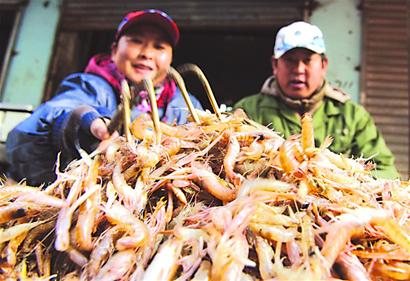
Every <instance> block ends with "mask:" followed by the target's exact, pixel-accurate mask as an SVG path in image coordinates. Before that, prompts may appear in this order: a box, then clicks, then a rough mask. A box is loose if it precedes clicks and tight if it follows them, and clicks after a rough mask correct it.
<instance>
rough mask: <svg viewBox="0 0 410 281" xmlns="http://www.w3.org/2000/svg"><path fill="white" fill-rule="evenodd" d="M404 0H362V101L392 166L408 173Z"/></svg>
mask: <svg viewBox="0 0 410 281" xmlns="http://www.w3.org/2000/svg"><path fill="white" fill-rule="evenodd" d="M409 3H410V2H409V1H407V0H390V1H385V0H365V1H364V5H363V52H362V54H363V63H362V65H363V74H362V102H363V104H364V105H365V107H366V108H367V109H368V111H369V112H370V113H371V114H372V116H373V117H374V119H375V122H376V124H377V126H378V127H379V128H380V130H381V132H382V134H383V136H384V138H385V140H386V142H387V144H388V146H389V147H390V149H391V150H392V151H393V153H394V154H395V156H396V166H397V168H398V169H399V171H400V173H401V174H402V176H403V178H404V179H407V178H408V176H409V54H408V53H409V11H410V4H409Z"/></svg>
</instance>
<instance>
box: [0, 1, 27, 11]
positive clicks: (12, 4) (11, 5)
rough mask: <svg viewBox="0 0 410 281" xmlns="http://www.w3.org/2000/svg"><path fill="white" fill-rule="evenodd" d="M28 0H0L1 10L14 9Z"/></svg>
mask: <svg viewBox="0 0 410 281" xmlns="http://www.w3.org/2000/svg"><path fill="white" fill-rule="evenodd" d="M27 2H28V0H0V10H14V9H16V8H18V7H19V6H21V5H25V4H27Z"/></svg>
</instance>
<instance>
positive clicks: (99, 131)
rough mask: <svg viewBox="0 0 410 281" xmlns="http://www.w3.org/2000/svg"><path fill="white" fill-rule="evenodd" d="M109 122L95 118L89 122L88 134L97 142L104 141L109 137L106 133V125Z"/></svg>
mask: <svg viewBox="0 0 410 281" xmlns="http://www.w3.org/2000/svg"><path fill="white" fill-rule="evenodd" d="M109 122H110V120H109V119H105V118H104V119H103V118H97V119H95V120H94V121H93V122H91V126H90V132H91V134H92V135H93V136H94V137H96V138H97V139H99V140H106V139H108V138H109V137H110V133H109V132H108V127H107V124H108V123H109Z"/></svg>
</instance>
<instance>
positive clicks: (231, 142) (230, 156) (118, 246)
mask: <svg viewBox="0 0 410 281" xmlns="http://www.w3.org/2000/svg"><path fill="white" fill-rule="evenodd" d="M199 113H200V120H201V121H200V123H199V124H198V123H195V122H192V123H188V124H186V125H180V126H171V125H166V124H164V123H161V124H160V129H161V130H160V134H159V133H158V131H155V130H154V126H153V122H152V120H151V118H150V116H149V115H142V116H141V117H139V118H137V119H136V120H135V121H134V122H133V123H132V124H131V127H130V132H131V134H130V135H131V137H130V138H128V139H127V138H125V137H123V136H119V137H116V138H113V139H110V140H108V141H107V142H106V143H105V144H102V145H101V146H100V147H99V149H98V151H95V152H93V153H91V154H87V153H85V152H82V153H81V155H82V157H81V158H80V159H79V160H75V161H73V162H71V163H70V164H69V166H68V167H67V168H66V169H65V170H64V171H63V172H59V171H57V173H58V177H57V180H56V181H55V182H53V183H52V184H50V185H48V186H44V187H30V186H26V185H25V184H24V183H20V184H16V185H5V184H4V185H3V186H1V187H0V224H1V229H0V243H1V246H0V251H1V252H0V253H1V260H0V274H1V276H2V278H0V279H2V280H3V279H7V280H17V279H18V280H54V279H59V280H181V281H182V280H409V279H410V262H409V261H410V224H409V214H410V204H409V203H410V192H409V191H410V187H409V184H408V182H402V181H399V180H382V179H375V178H374V177H372V175H371V171H372V169H373V168H374V167H373V166H372V165H370V164H369V163H368V161H366V159H361V158H359V159H353V158H348V157H345V156H343V155H339V154H335V153H333V152H331V151H330V150H329V149H328V146H329V145H330V144H331V139H330V138H329V139H327V140H326V141H325V142H324V145H322V146H321V147H315V144H314V137H313V136H314V132H313V129H312V119H311V117H310V116H309V115H305V116H304V117H303V118H302V120H301V127H302V131H301V134H300V135H295V136H292V137H290V138H289V139H284V138H282V137H281V136H280V135H279V134H277V133H276V132H274V131H272V130H271V129H269V128H267V127H264V126H261V125H259V124H258V123H255V122H253V121H251V120H249V119H248V118H247V117H246V116H245V115H243V114H240V112H236V113H231V114H229V113H226V114H224V115H223V116H222V118H221V120H219V119H218V118H216V116H215V115H214V114H211V113H208V112H199Z"/></svg>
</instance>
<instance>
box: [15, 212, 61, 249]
mask: <svg viewBox="0 0 410 281" xmlns="http://www.w3.org/2000/svg"><path fill="white" fill-rule="evenodd" d="M55 223H56V221H55V220H51V221H49V222H46V223H43V224H41V225H39V226H37V227H36V228H34V229H32V230H31V231H30V232H29V233H28V234H27V236H26V238H25V239H24V243H23V245H22V247H21V251H22V252H23V253H28V252H30V251H31V250H32V246H30V245H31V243H32V242H33V241H34V240H38V238H39V236H40V235H43V234H44V233H48V232H49V231H50V230H51V229H53V228H54V226H55Z"/></svg>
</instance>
